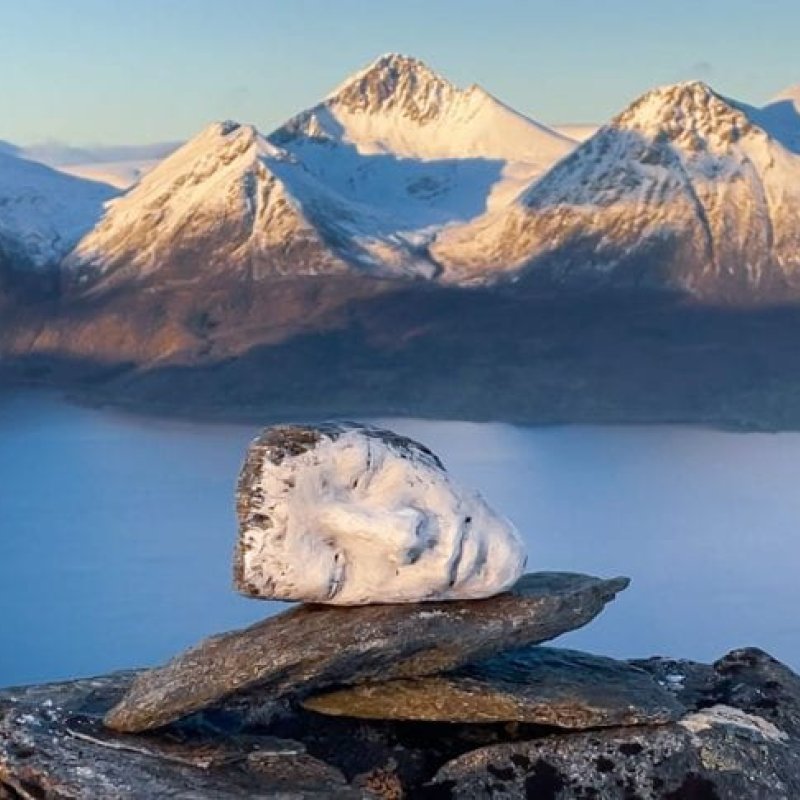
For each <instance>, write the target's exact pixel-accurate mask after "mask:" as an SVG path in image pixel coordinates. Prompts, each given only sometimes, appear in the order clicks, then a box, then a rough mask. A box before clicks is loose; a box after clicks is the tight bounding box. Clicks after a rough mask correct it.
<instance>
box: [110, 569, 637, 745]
mask: <svg viewBox="0 0 800 800" xmlns="http://www.w3.org/2000/svg"><path fill="white" fill-rule="evenodd" d="M627 585H628V580H627V579H626V578H614V579H611V580H603V579H601V578H595V577H591V576H588V575H574V574H569V573H558V572H542V573H534V574H531V575H525V576H523V578H521V579H520V580H519V581H518V583H517V584H516V585H515V586H514V588H513V589H512V590H511V591H509V592H506V593H504V594H501V595H498V596H496V597H492V598H488V599H486V600H471V601H466V600H463V601H451V602H441V603H427V604H425V605H424V606H421V605H408V604H405V605H370V606H359V607H355V608H352V607H338V606H322V605H316V606H300V607H299V608H295V609H292V610H291V611H286V612H284V613H283V614H279V615H278V616H275V617H270V618H269V619H266V620H264V621H263V622H259V623H257V624H256V625H252V626H251V627H249V628H245V629H244V630H240V631H233V632H230V633H225V634H222V635H221V636H215V637H212V638H211V639H208V640H206V641H205V642H202V643H201V644H199V645H198V646H196V647H194V648H192V649H191V650H188V651H187V652H185V653H183V654H182V655H179V656H177V657H176V658H174V659H173V660H172V661H171V662H169V663H168V664H166V665H165V666H163V667H159V668H157V669H153V670H149V671H148V672H145V673H144V674H142V675H141V676H140V677H138V678H137V679H136V681H135V682H134V684H133V686H132V687H131V690H130V691H129V692H128V694H127V695H126V696H125V697H124V698H123V700H122V701H121V702H120V703H119V704H118V705H117V706H116V707H115V708H114V709H112V711H111V712H110V713H109V715H108V717H107V718H106V721H107V723H108V725H109V726H111V727H112V728H115V729H117V730H121V731H141V730H146V729H148V728H156V727H158V726H160V725H164V724H166V723H168V722H171V721H172V720H175V719H178V718H180V717H182V716H185V715H187V714H190V713H192V712H193V711H197V710H199V709H202V708H205V707H207V706H209V705H212V704H213V703H216V702H218V701H219V700H221V699H222V698H224V697H227V696H228V695H232V694H234V693H237V692H243V691H257V692H258V695H259V697H260V698H261V700H262V702H264V703H265V704H269V703H271V702H273V701H276V700H279V699H281V698H285V697H300V698H302V697H303V696H306V695H308V694H310V693H311V692H313V691H315V690H319V689H323V688H325V687H328V686H336V685H350V684H354V683H359V682H362V681H365V680H370V679H371V680H374V679H376V678H380V679H386V680H390V679H392V678H407V677H413V676H417V675H431V674H435V673H437V672H442V671H444V670H448V669H453V668H455V667H458V666H461V665H462V664H465V663H468V662H470V661H473V660H476V659H481V658H485V657H488V656H490V655H492V654H493V653H496V652H499V651H501V650H505V649H508V648H512V647H517V646H523V645H527V644H538V643H539V642H544V641H548V640H549V639H553V638H555V637H556V636H558V635H560V634H562V633H565V632H567V631H569V630H573V629H574V628H578V627H581V626H582V625H585V624H586V623H588V622H590V621H591V620H592V619H594V617H595V616H597V614H599V613H600V611H602V610H603V608H604V607H605V604H606V603H607V602H609V601H610V600H612V599H613V598H614V597H615V596H616V594H617V592H619V591H622V590H623V589H624V588H625V587H626V586H627Z"/></svg>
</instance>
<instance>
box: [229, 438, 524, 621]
mask: <svg viewBox="0 0 800 800" xmlns="http://www.w3.org/2000/svg"><path fill="white" fill-rule="evenodd" d="M237 511H238V517H239V538H238V542H237V546H236V555H235V567H234V582H235V585H236V588H237V589H238V590H239V591H240V592H242V593H243V594H245V595H248V596H250V597H260V598H270V599H278V600H300V601H307V602H318V603H333V604H337V605H360V604H364V603H407V602H419V601H425V600H453V599H470V598H483V597H490V596H492V595H494V594H498V593H499V592H502V591H504V590H505V589H507V588H509V587H510V586H512V585H513V584H514V583H515V582H516V581H517V579H518V578H519V577H520V575H521V574H522V571H523V569H524V566H525V552H524V548H523V545H522V541H521V539H520V537H519V535H518V534H517V532H516V530H515V528H514V526H513V525H512V524H511V523H510V522H509V521H508V520H506V519H505V518H504V517H502V516H501V515H499V514H497V513H496V512H494V511H493V510H492V509H491V508H490V507H489V506H488V504H487V503H486V501H485V500H484V499H483V498H482V497H481V496H480V495H479V494H477V493H476V492H474V491H471V490H467V489H464V488H462V487H461V486H459V485H458V484H456V483H455V481H453V479H452V478H451V477H450V476H449V475H448V474H447V472H446V471H445V469H444V467H443V466H442V463H441V461H440V460H439V459H438V458H437V457H436V456H435V455H434V454H433V453H432V452H431V451H430V450H428V448H426V447H424V446H423V445H421V444H419V443H417V442H414V441H412V440H411V439H407V438H406V437H403V436H399V435H397V434H395V433H392V432H391V431H386V430H381V429H379V428H373V427H369V426H364V425H356V424H351V423H347V424H339V423H329V424H324V425H314V426H309V425H306V426H275V427H272V428H267V429H266V430H265V431H264V432H263V433H262V434H261V436H260V437H259V438H258V439H256V440H255V441H254V442H253V444H252V445H251V446H250V449H249V451H248V454H247V458H246V460H245V463H244V466H243V468H242V473H241V476H240V479H239V487H238V498H237Z"/></svg>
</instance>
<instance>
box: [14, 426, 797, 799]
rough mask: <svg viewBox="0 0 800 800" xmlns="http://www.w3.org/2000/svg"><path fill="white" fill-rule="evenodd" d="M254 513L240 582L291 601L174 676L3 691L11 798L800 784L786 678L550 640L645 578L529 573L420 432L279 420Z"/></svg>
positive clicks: (248, 489) (671, 789) (258, 476)
mask: <svg viewBox="0 0 800 800" xmlns="http://www.w3.org/2000/svg"><path fill="white" fill-rule="evenodd" d="M237 515H238V521H239V531H238V538H237V542H236V547H235V553H234V568H233V570H234V584H235V588H236V589H237V590H238V591H239V592H241V593H243V594H244V595H246V596H248V597H251V598H254V599H258V600H280V601H287V602H293V603H295V605H294V606H293V607H291V608H290V609H288V610H286V611H283V612H282V613H278V614H276V615H273V616H269V617H267V618H266V619H264V620H263V621H261V622H259V623H257V624H255V625H252V626H250V627H248V628H245V629H243V630H237V631H231V632H226V633H222V634H220V635H217V636H214V637H212V638H210V639H208V640H206V641H204V642H201V643H200V644H198V645H197V646H195V647H193V648H191V649H190V650H188V651H186V652H184V653H182V654H180V655H178V656H176V657H175V658H174V659H172V660H171V661H170V662H169V663H167V664H165V665H164V666H161V667H157V668H154V669H148V670H142V671H132V672H126V673H117V674H115V675H111V676H105V677H102V678H96V679H92V680H87V681H76V682H71V683H68V684H55V685H50V686H46V687H31V688H28V689H24V690H8V691H7V692H0V713H3V714H4V716H3V717H2V718H0V719H1V720H2V721H0V798H6V797H9V798H12V797H13V798H28V797H71V798H72V797H80V798H83V797H86V798H104V797H108V798H140V797H141V798H149V797H161V796H165V797H166V796H169V797H193V798H198V797H209V798H211V797H213V798H228V797H230V798H235V797H236V798H241V797H292V798H294V797H301V798H302V797H343V798H350V797H368V798H369V797H372V798H402V797H422V798H425V797H430V798H442V797H448V798H449V797H452V798H483V797H499V798H516V797H533V798H539V797H541V798H585V797H592V798H601V799H602V798H633V797H637V798H662V797H663V798H681V797H687V798H726V797H732V798H733V797H735V798H751V797H752V798H756V797H758V798H761V797H769V798H784V797H785V798H791V797H794V798H797V797H800V747H798V742H799V741H800V679H798V677H797V676H796V675H795V674H794V673H792V671H791V670H789V669H788V668H787V667H785V666H783V665H782V664H780V663H779V662H777V661H775V660H774V659H772V658H771V657H770V656H768V655H766V654H765V653H763V652H761V651H758V650H754V649H749V650H740V651H734V652H733V653H731V654H729V655H728V656H726V657H725V658H723V659H721V660H720V661H719V662H717V663H716V664H714V665H710V666H707V665H701V664H694V663H691V662H687V661H679V660H674V659H665V658H652V659H648V660H642V661H632V662H626V661H619V660H615V659H611V658H607V657H604V656H599V655H594V654H589V653H583V652H577V651H574V650H568V649H562V648H555V647H550V646H543V643H544V642H550V641H552V640H553V639H555V638H556V637H558V636H560V635H561V634H563V633H566V632H568V631H572V630H574V629H576V628H580V627H581V626H584V625H586V624H588V623H589V622H591V621H592V620H593V619H594V618H595V617H596V616H597V615H598V614H599V613H600V612H601V611H603V609H604V608H605V606H606V605H607V604H608V603H609V602H610V601H612V600H613V599H614V598H615V597H616V595H617V594H618V593H620V592H621V591H622V590H624V589H626V588H627V586H628V579H627V578H623V577H613V578H609V579H606V578H599V577H594V576H590V575H582V574H574V573H565V572H528V573H526V572H525V567H526V554H525V547H524V545H523V541H522V539H521V537H520V536H519V534H518V532H517V530H516V529H515V527H514V525H513V524H512V523H511V522H510V521H509V520H507V519H506V518H505V517H504V516H502V515H501V514H499V513H498V512H497V511H495V510H494V509H492V508H491V507H490V506H489V504H488V503H487V502H486V501H485V500H484V499H483V498H482V497H481V496H480V494H478V493H477V492H475V491H472V490H469V489H466V488H464V487H463V486H460V485H459V484H458V483H457V482H456V481H455V480H454V479H453V478H452V477H451V476H450V475H449V474H448V472H447V471H446V469H445V467H444V466H443V464H442V462H441V461H440V459H439V458H438V457H437V456H436V455H435V454H434V453H433V452H432V451H431V450H430V449H428V448H427V447H425V446H424V445H422V444H420V443H418V442H415V441H412V440H411V439H408V438H406V437H403V436H400V435H398V434H396V433H393V432H391V431H387V430H382V429H378V428H374V427H370V426H364V425H356V424H340V423H329V424H323V425H304V426H298V425H293V426H275V427H271V428H268V429H266V430H265V431H264V432H263V433H262V434H261V435H260V436H259V437H258V438H257V439H256V440H255V441H254V442H253V443H252V445H251V446H250V448H249V451H248V453H247V456H246V459H245V463H244V466H243V468H242V472H241V475H240V479H239V484H238V491H237ZM4 792H5V793H4Z"/></svg>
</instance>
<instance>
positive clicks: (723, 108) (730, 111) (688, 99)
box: [610, 80, 753, 148]
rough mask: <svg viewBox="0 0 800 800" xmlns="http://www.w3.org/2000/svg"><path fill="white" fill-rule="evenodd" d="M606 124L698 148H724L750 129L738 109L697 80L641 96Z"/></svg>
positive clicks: (750, 124)
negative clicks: (703, 145)
mask: <svg viewBox="0 0 800 800" xmlns="http://www.w3.org/2000/svg"><path fill="white" fill-rule="evenodd" d="M610 125H611V126H613V127H615V128H618V129H621V130H628V131H634V132H636V133H638V134H641V135H642V136H645V137H647V138H650V139H656V138H658V139H661V140H666V141H670V142H672V143H673V144H676V145H678V146H686V147H690V148H691V147H698V146H700V142H701V141H705V142H706V143H708V144H711V145H719V146H723V147H724V146H726V145H727V144H729V143H731V142H734V141H736V140H738V139H739V138H741V136H743V135H744V134H746V133H747V132H748V131H751V130H752V127H753V126H752V122H751V120H750V118H749V117H748V116H747V114H746V113H745V111H744V110H743V109H742V108H741V107H739V106H738V105H737V104H736V103H733V102H732V101H729V100H727V99H726V98H724V97H722V96H721V95H719V94H717V93H716V92H715V91H714V90H713V89H712V88H711V87H710V86H708V84H706V83H704V82H703V81H697V80H695V81H685V82H682V83H676V84H671V85H668V86H661V87H658V88H656V89H653V90H651V91H649V92H647V93H645V94H644V95H642V96H641V97H640V98H638V99H637V100H635V101H634V102H633V103H632V104H631V105H630V106H628V108H626V109H625V110H624V111H622V112H621V113H620V114H618V115H617V116H616V117H615V118H614V119H613V120H612V121H611V123H610Z"/></svg>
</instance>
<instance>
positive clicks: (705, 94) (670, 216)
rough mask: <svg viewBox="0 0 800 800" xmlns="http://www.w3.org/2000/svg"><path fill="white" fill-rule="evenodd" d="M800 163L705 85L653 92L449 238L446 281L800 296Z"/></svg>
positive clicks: (440, 244) (444, 240)
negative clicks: (511, 199) (491, 279)
mask: <svg viewBox="0 0 800 800" xmlns="http://www.w3.org/2000/svg"><path fill="white" fill-rule="evenodd" d="M798 204H800V159H798V158H797V157H796V156H795V155H793V154H792V153H790V152H789V151H788V150H787V149H786V148H785V147H784V146H783V145H782V144H781V143H780V142H779V141H778V140H777V139H775V138H773V137H772V136H770V134H769V133H768V132H767V131H765V130H764V129H763V128H762V127H760V126H759V125H758V124H756V121H755V120H754V119H753V118H752V117H751V116H750V115H749V114H748V111H747V109H746V108H745V107H744V106H741V105H739V104H737V103H734V102H732V101H729V100H727V99H726V98H724V97H722V96H721V95H718V94H717V93H716V92H714V91H713V90H712V89H710V88H709V87H708V86H706V85H705V84H704V83H702V82H699V81H692V82H688V83H681V84H676V85H673V86H666V87H662V88H659V89H654V90H653V91H651V92H648V93H646V94H645V95H643V96H642V97H640V98H639V99H638V100H636V101H635V102H634V103H632V104H631V105H630V106H629V107H628V108H627V109H625V110H624V111H623V112H622V113H621V114H619V115H618V116H617V117H615V118H614V119H613V120H612V121H611V122H610V123H609V124H608V125H606V126H605V127H603V128H601V129H600V131H598V133H597V134H595V135H594V136H593V137H591V138H590V139H589V140H587V141H586V142H585V143H583V144H582V145H581V146H580V147H578V148H577V149H576V150H575V151H574V152H573V153H572V154H570V155H569V156H568V157H567V158H565V159H564V160H562V161H561V162H560V163H559V164H557V165H556V166H555V167H554V168H553V169H551V170H550V171H549V172H548V173H547V174H546V175H544V176H543V177H542V178H541V179H539V180H537V181H535V182H534V183H533V184H532V185H531V186H530V188H529V189H528V190H527V191H525V192H524V193H523V194H522V195H521V196H520V197H519V199H518V200H517V201H516V202H515V203H513V204H512V205H511V206H510V207H509V208H508V209H504V210H501V211H500V212H499V213H497V214H489V215H486V216H484V217H483V218H482V219H481V220H478V221H476V222H474V223H472V224H469V225H466V226H461V227H460V228H455V229H452V230H448V231H445V232H443V233H442V235H441V236H440V237H439V240H438V241H437V243H436V244H435V245H434V247H433V248H432V253H433V256H434V257H435V258H436V259H438V260H439V261H440V262H441V263H442V264H443V265H444V266H445V270H446V275H449V277H450V279H451V280H461V281H463V280H469V279H473V280H485V279H486V278H487V275H492V274H493V275H494V276H495V277H498V276H499V275H501V274H503V273H504V272H506V273H508V272H510V273H511V275H512V276H513V277H514V278H515V279H516V278H518V277H520V276H521V275H524V276H526V278H527V279H530V280H536V279H537V276H538V277H539V278H541V279H544V280H547V281H548V282H550V281H555V282H557V283H571V284H576V285H581V286H584V287H585V286H599V287H608V286H615V285H621V286H627V287H650V288H658V289H664V288H667V289H677V290H681V291H688V292H691V293H695V294H699V295H710V296H714V297H727V298H738V299H743V298H749V297H753V296H758V295H780V294H781V293H782V292H784V291H785V290H787V289H791V290H792V291H796V290H800V220H799V219H798V215H797V212H796V209H797V207H798Z"/></svg>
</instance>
